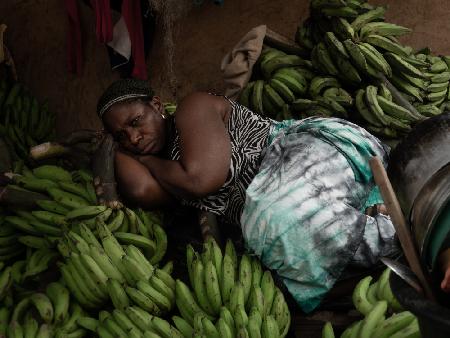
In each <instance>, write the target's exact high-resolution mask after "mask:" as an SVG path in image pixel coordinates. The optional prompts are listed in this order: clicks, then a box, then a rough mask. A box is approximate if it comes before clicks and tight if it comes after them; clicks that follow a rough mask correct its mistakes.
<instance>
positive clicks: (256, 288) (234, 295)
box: [174, 237, 291, 337]
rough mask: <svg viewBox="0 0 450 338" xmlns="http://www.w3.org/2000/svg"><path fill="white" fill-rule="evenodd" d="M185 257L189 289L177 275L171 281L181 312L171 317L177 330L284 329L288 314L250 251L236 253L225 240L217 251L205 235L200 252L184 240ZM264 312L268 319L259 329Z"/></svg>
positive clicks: (230, 333)
mask: <svg viewBox="0 0 450 338" xmlns="http://www.w3.org/2000/svg"><path fill="white" fill-rule="evenodd" d="M186 261H187V267H188V274H189V279H190V283H191V286H192V291H191V290H190V289H189V287H188V285H186V284H185V283H184V282H182V281H180V280H177V281H176V287H175V294H176V304H177V307H178V310H179V311H180V314H181V317H180V318H174V322H175V325H176V326H177V328H178V329H179V330H180V331H182V332H189V334H192V333H193V332H194V333H195V334H203V335H206V336H208V337H215V336H217V334H218V336H221V335H222V336H225V337H235V336H240V335H243V334H248V336H250V337H253V336H255V334H256V336H261V335H262V334H263V330H266V333H267V334H273V332H274V330H275V329H276V332H277V334H276V335H275V336H276V337H278V336H279V337H284V336H285V335H286V334H287V332H288V330H289V327H290V322H291V317H290V312H289V309H288V306H287V303H286V300H285V298H284V295H283V293H282V292H281V291H280V290H279V289H278V288H277V287H276V286H275V284H274V281H273V278H272V275H271V273H270V271H268V270H267V271H263V269H262V266H261V263H260V262H259V260H258V259H257V258H256V257H250V256H249V255H248V254H243V255H242V256H241V257H238V256H237V254H236V249H235V247H234V245H233V243H232V242H231V240H227V242H226V246H225V250H224V251H223V252H222V251H221V249H220V247H219V246H218V245H217V243H216V242H215V240H214V239H213V238H212V237H208V238H207V239H206V240H205V242H204V245H203V252H197V251H195V250H194V249H193V247H192V246H191V245H188V246H187V250H186ZM267 316H270V317H271V318H272V319H273V320H270V319H269V323H266V324H264V325H265V326H266V327H265V328H264V329H263V325H262V321H263V318H266V317H267ZM274 322H275V323H276V326H275V325H274V324H273V323H274Z"/></svg>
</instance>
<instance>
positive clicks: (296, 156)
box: [241, 117, 397, 312]
mask: <svg viewBox="0 0 450 338" xmlns="http://www.w3.org/2000/svg"><path fill="white" fill-rule="evenodd" d="M372 156H379V157H380V158H381V159H382V161H383V163H384V164H385V165H386V163H387V152H386V150H385V148H384V147H383V145H382V144H381V142H380V141H379V140H378V139H377V138H376V137H374V136H372V135H371V134H369V133H368V132H367V131H366V130H364V129H363V128H360V127H359V126H357V125H355V124H352V123H350V122H348V121H346V120H341V119H337V118H319V117H312V118H308V119H304V120H287V121H282V122H278V123H277V122H275V123H274V125H273V126H272V128H271V132H270V135H269V140H268V146H267V148H266V149H265V150H264V153H263V155H262V162H261V166H260V168H259V171H258V174H257V175H256V176H255V178H254V179H253V180H252V182H251V183H250V185H249V187H248V188H247V190H246V200H245V206H244V211H243V214H242V217H241V226H242V232H243V236H244V239H245V242H246V245H247V247H248V249H250V250H251V251H253V252H254V254H256V255H257V256H259V257H260V258H261V260H262V262H263V263H264V264H265V265H266V266H267V267H268V268H270V269H273V270H276V271H277V273H278V275H279V276H280V277H281V278H282V280H283V282H284V284H285V285H286V287H287V288H288V290H289V292H290V293H291V294H292V296H293V297H294V299H295V300H296V301H297V303H298V304H299V306H300V307H301V308H302V310H303V311H305V312H310V311H312V310H314V309H315V308H316V307H317V306H318V305H319V304H320V302H321V300H322V299H323V297H324V296H325V295H326V293H327V292H328V291H329V290H330V289H331V288H332V286H333V285H334V283H335V282H336V281H337V280H338V279H339V277H340V276H341V274H342V272H343V270H344V268H345V267H347V266H348V265H349V264H355V265H359V266H370V265H372V264H374V263H375V262H376V261H377V260H378V258H379V257H380V256H384V255H389V254H391V253H393V252H394V251H396V250H397V246H396V241H395V239H394V236H395V230H394V227H393V225H392V223H391V221H390V219H389V218H388V217H387V216H384V215H377V216H376V217H375V218H374V217H370V216H366V215H365V214H364V211H365V209H366V208H367V207H369V206H371V205H374V204H377V203H382V199H381V196H380V194H379V191H378V190H377V189H376V186H375V184H374V181H373V178H372V173H371V170H370V166H369V159H370V157H372Z"/></svg>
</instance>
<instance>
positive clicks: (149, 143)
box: [141, 141, 155, 154]
mask: <svg viewBox="0 0 450 338" xmlns="http://www.w3.org/2000/svg"><path fill="white" fill-rule="evenodd" d="M154 143H155V142H153V141H150V142H148V143H147V145H146V146H145V147H144V148H143V149H142V151H141V153H143V154H147V153H149V152H150V150H152V148H153V145H154Z"/></svg>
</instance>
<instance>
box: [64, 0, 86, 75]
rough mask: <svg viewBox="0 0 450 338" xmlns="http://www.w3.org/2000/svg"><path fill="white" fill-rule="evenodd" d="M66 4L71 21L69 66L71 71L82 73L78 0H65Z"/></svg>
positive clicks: (68, 47)
mask: <svg viewBox="0 0 450 338" xmlns="http://www.w3.org/2000/svg"><path fill="white" fill-rule="evenodd" d="M65 5H66V11H67V16H68V21H69V29H68V30H67V67H68V69H69V72H71V73H75V74H77V75H80V74H81V68H82V62H83V61H82V46H81V28H80V16H79V13H78V5H77V0H65Z"/></svg>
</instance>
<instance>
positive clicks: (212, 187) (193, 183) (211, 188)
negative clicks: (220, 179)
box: [183, 177, 222, 199]
mask: <svg viewBox="0 0 450 338" xmlns="http://www.w3.org/2000/svg"><path fill="white" fill-rule="evenodd" d="M189 182H190V184H189V186H188V187H187V189H186V190H185V193H184V195H185V196H183V198H185V199H200V198H204V197H207V196H209V195H211V194H214V193H215V192H217V191H218V190H219V189H220V188H221V186H222V184H218V183H217V182H214V181H211V180H206V179H205V178H203V177H193V178H191V179H190V180H189Z"/></svg>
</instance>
